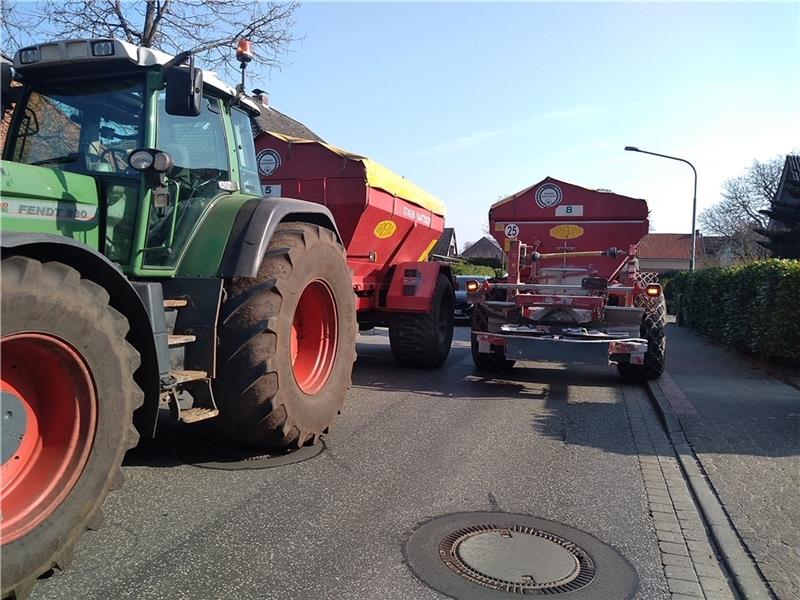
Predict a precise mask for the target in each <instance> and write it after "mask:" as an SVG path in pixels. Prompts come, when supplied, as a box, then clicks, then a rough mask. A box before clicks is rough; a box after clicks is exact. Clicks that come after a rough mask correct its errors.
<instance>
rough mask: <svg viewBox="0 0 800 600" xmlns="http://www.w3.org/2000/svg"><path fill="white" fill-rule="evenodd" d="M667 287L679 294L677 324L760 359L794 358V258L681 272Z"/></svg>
mask: <svg viewBox="0 0 800 600" xmlns="http://www.w3.org/2000/svg"><path fill="white" fill-rule="evenodd" d="M668 291H669V295H670V296H671V297H672V298H673V299H677V297H678V295H680V301H679V305H680V309H679V310H680V315H679V321H680V322H681V323H682V324H684V325H688V326H690V327H692V328H694V329H697V330H698V331H700V332H702V333H704V334H706V335H708V336H709V337H713V338H715V339H717V340H720V341H722V342H724V343H726V344H729V345H730V346H733V347H734V348H737V349H739V350H744V351H747V352H751V353H753V354H756V355H759V356H762V357H764V358H770V359H778V360H786V361H791V362H797V361H800V260H778V259H770V260H763V261H759V262H755V263H751V264H748V265H742V266H737V267H727V268H716V269H702V270H700V271H695V272H694V273H689V272H682V273H679V274H678V275H676V276H675V277H674V278H673V279H672V280H671V281H670V282H669V285H668Z"/></svg>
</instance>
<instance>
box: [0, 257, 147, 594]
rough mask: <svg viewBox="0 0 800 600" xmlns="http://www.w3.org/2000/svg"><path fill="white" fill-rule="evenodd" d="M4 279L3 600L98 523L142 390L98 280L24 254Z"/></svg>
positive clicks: (133, 436) (121, 320)
mask: <svg viewBox="0 0 800 600" xmlns="http://www.w3.org/2000/svg"><path fill="white" fill-rule="evenodd" d="M2 282H3V295H2V299H3V302H2V330H1V331H0V335H1V336H2V337H1V338H0V346H2V396H3V409H2V410H3V414H4V417H5V418H4V440H3V442H4V443H3V446H4V447H3V459H4V462H3V478H4V480H5V481H4V485H5V484H7V483H8V482H9V481H12V480H13V479H12V478H17V480H16V482H15V483H14V485H13V486H7V485H6V489H5V490H4V491H3V494H2V501H3V516H2V521H1V523H2V525H0V529H1V530H2V538H3V545H2V554H3V569H2V597H4V598H5V597H6V596H10V597H16V598H22V597H25V596H27V594H28V593H29V592H30V590H31V589H32V588H33V586H34V584H35V582H36V578H37V577H39V576H40V575H42V574H43V573H46V572H47V571H49V570H51V569H53V568H57V569H60V570H63V569H65V568H66V567H67V565H68V563H69V561H70V558H71V556H72V549H73V547H74V545H75V544H76V543H77V541H78V539H79V538H80V537H81V535H83V533H84V532H85V531H86V530H87V529H97V528H98V527H99V526H100V524H101V522H102V510H101V507H102V504H103V501H104V500H105V498H106V496H107V494H108V492H109V491H111V490H113V489H116V488H118V487H120V486H121V485H122V481H123V475H122V470H121V468H120V466H121V464H122V459H123V457H124V456H125V452H126V451H127V450H128V449H129V448H132V447H133V446H135V445H136V443H137V442H138V440H139V435H138V433H137V432H136V430H135V429H134V428H133V411H134V410H135V409H136V408H137V407H138V406H139V405H141V404H142V401H143V400H144V394H143V393H142V390H141V389H139V387H138V386H137V385H136V383H135V382H134V379H133V374H134V372H135V371H136V369H137V368H138V367H139V362H140V357H139V354H138V353H137V352H136V350H135V349H134V348H133V346H131V345H130V344H129V343H128V342H127V341H126V340H125V336H126V335H127V333H128V328H129V325H128V320H127V319H126V318H125V317H124V316H123V315H121V314H120V313H119V312H117V311H116V310H115V309H113V308H111V307H110V306H109V296H108V294H107V293H106V291H105V290H104V289H103V288H102V287H100V286H99V285H97V284H95V283H93V282H91V281H88V280H86V279H82V278H81V276H80V273H78V271H76V270H75V269H73V268H71V267H69V266H67V265H65V264H63V263H59V262H45V263H42V262H40V261H38V260H33V259H31V258H27V257H24V256H12V257H9V258H6V259H4V260H3V261H2ZM45 404H46V406H45ZM9 427H11V429H9ZM15 433H18V435H16V436H15V435H14V434H15ZM7 444H10V445H7Z"/></svg>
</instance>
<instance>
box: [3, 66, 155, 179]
mask: <svg viewBox="0 0 800 600" xmlns="http://www.w3.org/2000/svg"><path fill="white" fill-rule="evenodd" d="M143 98H144V86H143V84H142V81H141V80H139V79H122V80H118V81H114V82H110V81H108V80H97V81H86V82H75V81H73V82H70V83H69V84H68V85H67V84H48V85H42V86H37V85H34V86H33V87H32V89H31V91H30V94H29V95H28V96H27V98H26V101H25V106H24V110H23V111H22V112H21V118H20V119H19V124H18V126H17V128H16V130H15V131H14V138H13V143H12V145H11V147H12V156H11V159H12V160H14V161H16V162H21V163H26V164H29V165H40V166H48V167H53V168H57V169H61V170H64V171H72V172H74V173H85V174H90V175H91V174H100V173H110V174H114V175H122V176H129V177H138V173H137V172H136V171H134V170H133V169H131V168H130V166H129V165H128V154H129V153H130V152H131V151H132V150H134V149H136V148H140V147H141V146H142V130H143V118H142V117H143V114H144V110H143V108H144V100H143Z"/></svg>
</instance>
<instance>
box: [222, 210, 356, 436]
mask: <svg viewBox="0 0 800 600" xmlns="http://www.w3.org/2000/svg"><path fill="white" fill-rule="evenodd" d="M356 327H357V326H356V313H355V294H354V293H353V284H352V276H351V274H350V270H349V269H348V267H347V261H346V260H345V251H344V248H343V247H342V245H341V244H339V242H338V241H337V239H336V236H335V235H334V233H333V232H332V231H330V230H328V229H325V228H324V227H319V226H317V225H310V224H307V223H282V224H280V225H278V227H277V229H276V231H275V233H274V235H273V237H272V240H271V241H270V244H269V247H268V249H267V252H266V254H265V256H264V259H263V261H262V263H261V267H260V269H259V272H258V276H256V277H253V278H235V279H232V280H230V281H228V282H227V283H226V285H225V300H224V304H223V306H222V312H221V315H220V327H219V344H220V345H219V361H218V367H217V372H218V378H217V381H216V386H217V394H216V396H217V403H218V406H219V408H220V417H221V424H222V427H223V429H224V431H225V432H226V433H227V434H228V435H229V436H230V437H231V439H233V440H235V441H237V442H241V443H245V444H247V445H250V446H256V447H262V448H281V447H286V446H290V445H297V446H302V445H303V444H305V443H306V442H307V441H309V440H313V441H316V440H317V439H318V438H319V436H320V435H322V434H323V433H324V432H326V431H327V430H328V428H329V427H330V426H331V424H332V423H333V421H334V420H335V419H336V416H337V415H338V414H339V413H340V412H341V410H342V407H343V405H344V398H345V393H346V392H347V390H348V388H349V387H350V382H351V379H350V378H351V374H352V371H353V362H354V361H355V358H356Z"/></svg>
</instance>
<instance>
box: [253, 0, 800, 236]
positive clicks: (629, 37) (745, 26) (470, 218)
mask: <svg viewBox="0 0 800 600" xmlns="http://www.w3.org/2000/svg"><path fill="white" fill-rule="evenodd" d="M296 31H297V33H298V34H299V35H302V36H305V39H304V40H303V41H302V42H300V43H298V44H296V45H295V46H294V48H293V52H292V54H291V55H290V56H289V57H288V64H287V65H286V66H285V67H284V68H283V69H282V70H281V71H273V72H272V73H271V74H270V75H269V77H266V78H263V79H262V80H260V81H255V80H254V81H252V87H258V86H259V85H261V87H265V88H266V89H268V91H269V92H270V102H271V103H272V105H273V106H275V107H276V108H278V109H280V110H282V111H284V112H286V113H288V114H290V115H291V116H293V117H295V118H297V119H299V120H301V121H303V122H305V123H306V124H307V125H309V126H310V127H311V128H312V129H313V130H315V131H316V132H317V133H318V134H320V135H321V136H322V137H324V138H325V139H326V140H327V141H329V142H331V143H333V144H336V145H338V146H341V147H344V148H347V149H349V150H352V151H354V152H359V153H362V154H366V155H367V156H370V157H371V158H374V159H376V160H378V161H380V162H382V163H383V164H385V165H386V166H388V167H389V168H391V169H393V170H394V171H396V172H398V173H400V174H402V175H404V176H406V177H407V178H409V179H411V180H412V181H414V182H415V183H417V184H419V185H421V186H423V187H425V188H426V189H428V190H430V191H431V192H433V193H434V194H436V195H438V196H440V197H441V198H442V199H443V200H444V201H445V202H446V203H447V205H448V209H449V213H448V217H447V223H448V225H450V226H454V227H456V232H457V235H458V239H459V243H460V244H463V243H464V242H466V241H469V240H472V241H474V240H476V239H478V238H479V237H480V236H481V235H482V227H483V225H484V223H485V222H486V218H487V217H486V215H487V210H488V207H489V205H490V204H491V203H492V202H494V201H495V200H496V199H497V198H498V197H500V196H504V195H508V194H511V193H513V192H515V191H518V190H520V189H522V188H525V187H527V186H528V185H531V184H532V183H535V182H537V181H539V180H540V179H542V178H544V177H545V176H548V175H549V176H552V177H556V178H558V179H563V180H566V181H570V182H573V183H577V184H579V185H584V186H586V187H603V188H610V189H612V190H613V191H615V192H618V193H622V194H627V195H631V196H636V197H644V198H647V199H648V201H649V203H650V208H651V211H652V214H651V223H652V229H653V230H655V231H661V232H688V231H690V229H691V186H692V176H691V170H690V169H689V168H688V167H687V166H686V165H683V164H681V163H677V162H673V161H667V160H663V159H658V158H655V157H650V156H645V155H641V154H633V153H628V152H623V150H622V149H623V147H624V146H626V145H635V146H639V147H640V148H642V149H648V150H653V151H656V152H661V153H666V154H674V155H678V156H682V157H684V158H687V159H689V160H691V161H692V162H694V163H695V166H696V167H697V169H698V172H699V176H700V177H699V190H698V206H699V209H702V208H703V207H707V206H709V205H711V204H713V203H714V202H715V201H717V200H718V199H719V192H720V186H721V184H722V182H723V181H724V180H725V179H726V178H728V177H732V176H735V175H738V174H740V173H741V172H742V171H743V169H744V168H746V167H747V165H748V164H750V162H751V161H752V160H753V159H762V160H763V159H768V158H771V157H773V156H775V155H777V154H785V153H787V152H789V151H791V150H792V149H797V148H800V5H798V4H797V3H783V4H767V3H758V4H701V5H698V4H569V3H561V4H470V3H444V4H405V3H403V4H400V3H381V4H377V3H358V4H341V3H306V4H303V5H302V6H301V7H300V9H299V10H298V12H297V25H296Z"/></svg>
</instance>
